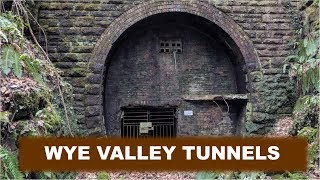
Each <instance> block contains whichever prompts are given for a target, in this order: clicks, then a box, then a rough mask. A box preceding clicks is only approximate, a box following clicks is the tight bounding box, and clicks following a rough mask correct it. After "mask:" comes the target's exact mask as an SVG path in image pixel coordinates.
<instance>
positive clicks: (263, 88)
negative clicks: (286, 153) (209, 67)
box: [37, 0, 297, 134]
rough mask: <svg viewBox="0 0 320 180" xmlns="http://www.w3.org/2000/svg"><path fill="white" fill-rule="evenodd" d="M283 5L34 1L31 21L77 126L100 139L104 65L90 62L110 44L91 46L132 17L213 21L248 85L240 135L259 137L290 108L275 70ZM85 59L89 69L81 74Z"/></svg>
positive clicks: (255, 0)
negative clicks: (69, 95) (182, 15)
mask: <svg viewBox="0 0 320 180" xmlns="http://www.w3.org/2000/svg"><path fill="white" fill-rule="evenodd" d="M284 1H285V0H283V1H281V0H265V1H259V0H239V1H231V0H226V1H221V0H207V1H206V0H201V1H200V0H199V1H197V0H193V1H172V0H150V1H140V0H112V1H103V0H100V1H99V0H81V1H76V0H54V1H42V2H41V3H40V5H39V8H38V15H37V18H38V20H39V22H40V24H41V25H42V26H43V27H44V29H45V30H46V32H47V38H48V50H49V54H50V57H51V59H52V60H53V61H54V63H55V65H56V66H57V67H59V68H60V69H61V70H62V75H63V76H64V77H65V78H66V79H67V80H68V81H69V82H71V84H72V85H73V86H74V87H75V89H74V90H75V91H74V94H75V103H74V106H75V110H76V114H77V118H78V123H79V124H83V126H84V128H87V129H88V133H91V134H104V133H105V128H104V117H103V114H104V113H103V112H104V108H103V102H104V100H103V96H102V94H103V91H104V86H103V85H102V82H104V79H105V78H104V77H103V73H102V71H103V69H105V66H107V65H108V64H103V62H104V61H105V59H103V58H100V56H99V53H98V55H97V56H95V54H93V53H92V52H93V51H94V49H95V50H96V51H95V52H101V51H102V49H108V48H107V46H110V47H111V45H112V43H113V42H115V41H116V39H112V38H111V39H110V42H105V44H104V45H103V44H97V42H98V41H99V39H103V38H106V36H109V35H110V34H111V35H112V34H114V36H111V35H110V37H119V36H120V35H121V34H118V33H122V32H123V31H124V29H125V28H127V27H126V24H124V23H125V22H127V21H126V20H128V22H133V21H134V19H133V18H138V17H139V18H140V19H143V18H146V17H148V16H149V14H150V15H152V14H156V12H159V13H160V12H180V11H187V12H190V13H194V14H195V15H201V16H203V17H207V18H208V19H213V20H215V23H220V24H222V25H223V26H224V28H225V29H224V30H225V31H227V33H228V34H229V35H230V36H231V38H232V39H233V40H235V42H236V44H237V45H238V46H239V48H240V51H241V52H242V55H243V56H244V57H245V59H247V61H246V66H245V67H246V69H247V70H248V71H247V73H248V74H247V86H250V87H249V88H247V91H248V92H247V94H248V98H249V101H248V103H247V107H246V113H245V114H246V116H245V117H246V120H245V121H246V123H245V124H246V125H245V126H246V132H248V133H251V134H264V133H266V132H268V130H270V128H271V127H272V126H273V123H274V122H275V120H276V119H278V118H279V117H280V116H282V115H285V114H290V113H291V110H292V105H291V100H290V98H291V96H290V94H291V93H292V89H293V87H292V84H291V83H290V81H289V80H288V77H287V75H286V74H283V73H282V67H283V63H284V60H285V57H286V56H288V54H289V53H290V47H289V41H290V39H291V37H292V36H293V33H294V25H293V22H292V19H291V17H290V14H289V13H288V12H287V10H286V8H285V7H284V3H286V2H284ZM290 4H291V6H292V8H293V9H295V7H296V6H297V2H295V1H291V2H290ZM140 6H141V8H136V9H134V8H135V7H140ZM130 10H131V11H135V12H131V11H130ZM130 13H131V14H132V15H130ZM220 13H222V14H220ZM223 13H225V14H226V16H225V14H223ZM121 15H122V16H121ZM123 16H125V17H123ZM121 17H122V18H121ZM216 17H229V18H230V19H233V20H234V22H235V23H236V24H237V25H238V26H239V27H240V30H239V32H240V31H241V32H244V34H243V36H242V34H241V36H236V35H235V34H234V32H235V31H238V26H234V24H233V22H231V21H229V19H219V18H216ZM117 19H118V21H117ZM115 21H117V22H116V24H113V25H112V23H113V22H115ZM128 24H129V23H128ZM111 25H112V27H110V26H111ZM128 26H129V25H128ZM101 35H102V36H101ZM247 40H248V41H250V42H248V44H253V50H252V51H248V52H246V49H251V47H248V46H247V45H246V44H245V43H243V42H247ZM106 54H108V52H106ZM106 56H107V55H106ZM106 56H105V57H106ZM254 56H255V57H256V58H253V57H254ZM246 57H247V58H246ZM99 58H100V60H95V59H99ZM92 59H93V61H92V62H93V63H95V64H91V65H90V66H92V67H93V68H90V70H87V68H88V63H89V61H90V60H92ZM251 61H252V62H251ZM102 65H103V66H102ZM253 66H255V67H253ZM203 121H205V120H203Z"/></svg>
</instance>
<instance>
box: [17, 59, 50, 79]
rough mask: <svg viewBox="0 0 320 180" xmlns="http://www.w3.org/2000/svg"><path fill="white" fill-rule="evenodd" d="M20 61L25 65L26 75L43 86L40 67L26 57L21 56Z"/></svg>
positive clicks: (36, 62)
mask: <svg viewBox="0 0 320 180" xmlns="http://www.w3.org/2000/svg"><path fill="white" fill-rule="evenodd" d="M20 60H21V61H23V62H24V64H25V65H26V69H27V71H28V73H29V74H30V75H31V76H32V78H33V79H34V80H35V81H36V82H37V83H38V84H40V85H42V84H44V81H43V78H42V76H41V66H40V63H39V62H38V61H36V60H34V59H32V58H30V57H28V56H27V55H22V56H21V57H20Z"/></svg>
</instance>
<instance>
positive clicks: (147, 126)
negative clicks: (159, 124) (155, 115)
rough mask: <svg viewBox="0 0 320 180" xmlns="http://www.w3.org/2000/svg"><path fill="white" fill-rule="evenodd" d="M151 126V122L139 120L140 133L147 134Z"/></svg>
mask: <svg viewBox="0 0 320 180" xmlns="http://www.w3.org/2000/svg"><path fill="white" fill-rule="evenodd" d="M151 128H152V122H141V123H140V126H139V132H140V134H148V133H149V130H150V129H151Z"/></svg>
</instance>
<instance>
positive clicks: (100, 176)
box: [97, 172, 110, 180]
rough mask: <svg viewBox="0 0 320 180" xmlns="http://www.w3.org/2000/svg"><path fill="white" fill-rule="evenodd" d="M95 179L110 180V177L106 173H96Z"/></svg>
mask: <svg viewBox="0 0 320 180" xmlns="http://www.w3.org/2000/svg"><path fill="white" fill-rule="evenodd" d="M97 179H98V180H105V179H110V176H109V174H108V173H107V172H98V173H97Z"/></svg>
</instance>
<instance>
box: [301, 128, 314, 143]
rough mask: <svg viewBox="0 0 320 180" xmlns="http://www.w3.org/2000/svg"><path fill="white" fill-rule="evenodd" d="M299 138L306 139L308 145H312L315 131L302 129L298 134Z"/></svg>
mask: <svg viewBox="0 0 320 180" xmlns="http://www.w3.org/2000/svg"><path fill="white" fill-rule="evenodd" d="M298 136H299V137H303V138H306V139H307V140H308V142H309V143H312V142H314V141H315V139H316V136H317V129H315V128H312V127H304V128H303V129H301V130H300V131H299V132H298Z"/></svg>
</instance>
